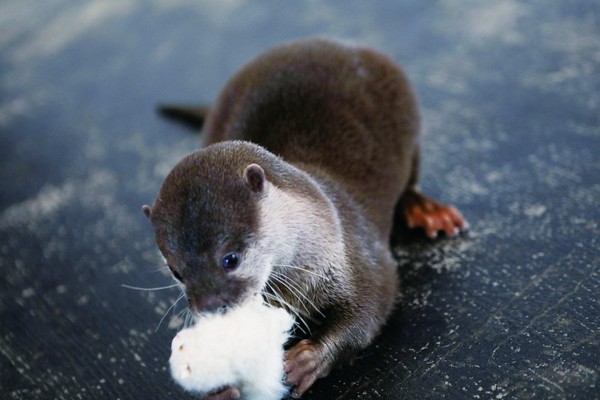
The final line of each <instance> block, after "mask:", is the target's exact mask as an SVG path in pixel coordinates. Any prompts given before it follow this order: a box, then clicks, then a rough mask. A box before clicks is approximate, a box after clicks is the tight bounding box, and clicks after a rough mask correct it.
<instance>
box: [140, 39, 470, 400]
mask: <svg viewBox="0 0 600 400" xmlns="http://www.w3.org/2000/svg"><path fill="white" fill-rule="evenodd" d="M418 131H419V116H418V111H417V105H416V100H415V97H414V94H413V92H412V90H411V88H410V86H409V83H408V81H407V80H406V77H405V76H404V74H403V72H402V71H401V70H400V69H399V68H398V67H397V66H396V65H394V63H393V62H392V61H391V60H390V59H389V58H388V57H386V56H384V55H382V54H381V53H378V52H376V51H373V50H369V49H364V48H357V47H351V46H345V45H340V44H337V43H334V42H330V41H326V40H306V41H299V42H295V43H291V44H288V45H284V46H280V47H278V48H275V49H273V50H271V51H269V52H267V53H265V54H263V55H262V56H259V57H258V58H256V59H255V60H254V61H252V62H251V63H249V64H248V65H247V66H246V67H244V68H243V69H242V70H241V71H240V72H238V73H237V74H236V75H235V76H234V77H233V78H232V79H231V80H230V81H229V83H228V84H227V85H226V87H225V88H224V90H223V91H222V93H221V95H220V97H219V99H218V100H217V102H216V103H215V105H214V106H213V108H212V109H211V111H210V113H209V114H208V116H207V119H206V123H205V127H204V140H205V143H206V144H208V145H210V146H208V147H207V148H205V149H203V150H200V151H198V152H196V153H194V154H192V155H190V156H188V157H186V158H185V159H184V160H183V161H182V162H181V163H180V164H178V165H177V166H176V167H175V169H174V170H173V171H172V172H171V173H170V174H169V176H168V177H167V178H166V180H165V182H164V184H163V186H162V188H161V191H160V193H159V196H158V198H157V200H156V201H155V203H154V205H153V206H152V208H149V207H146V208H145V209H144V212H145V213H146V214H147V215H149V216H150V218H151V221H152V224H153V226H154V229H155V232H156V237H157V242H158V245H159V247H160V249H161V251H162V252H163V254H164V255H165V257H166V258H167V260H168V262H169V265H170V266H171V267H172V268H173V269H174V270H175V271H176V272H177V274H179V275H180V276H181V277H182V278H183V279H184V281H185V282H186V292H187V294H188V297H189V298H190V299H191V301H192V305H195V306H196V308H198V309H202V308H203V307H207V306H208V305H211V306H214V305H230V304H234V303H236V302H237V301H240V300H241V299H243V298H244V296H248V295H249V293H248V292H247V288H248V287H251V286H252V285H253V284H255V283H256V282H254V283H253V282H251V280H252V278H245V279H240V278H239V277H235V276H233V274H228V273H227V272H224V271H223V269H222V268H221V267H220V266H219V265H218V260H219V259H220V257H222V255H223V254H224V253H226V252H228V251H232V249H233V250H234V251H240V252H241V251H243V249H245V248H250V247H252V246H253V245H256V243H259V242H260V241H261V239H262V238H261V237H260V234H259V233H257V227H258V226H260V225H261V223H264V221H262V222H261V220H260V218H259V216H258V215H257V213H258V211H257V207H258V204H260V201H261V199H264V196H265V194H264V188H263V184H264V183H263V181H262V179H265V180H266V181H267V182H269V183H271V184H273V185H274V186H275V187H277V188H279V189H281V190H283V191H285V192H286V193H291V194H293V195H294V196H297V198H299V199H304V200H306V201H309V203H310V204H313V203H314V204H317V205H318V206H317V210H319V211H318V212H316V214H317V216H316V218H318V221H323V231H324V232H325V234H327V232H329V231H328V229H330V228H328V227H327V226H329V225H331V224H330V223H329V222H327V221H333V220H332V219H331V218H332V217H331V216H332V215H333V216H337V217H339V221H340V222H341V229H342V236H341V238H342V240H343V242H344V249H345V250H344V255H343V258H344V259H343V262H341V264H340V265H339V266H337V267H335V268H334V266H333V265H329V264H328V263H327V262H325V261H323V262H322V263H319V262H318V260H319V259H322V260H327V258H326V257H327V256H328V254H325V253H324V254H318V253H316V254H312V253H311V254H304V253H303V252H302V251H298V253H297V254H292V255H290V256H291V258H292V259H293V262H294V263H296V265H298V266H304V265H308V266H310V267H311V268H313V269H314V270H315V271H318V272H319V274H321V276H323V277H327V279H315V278H314V276H310V275H307V274H306V273H303V272H300V271H297V270H285V271H284V273H285V274H287V276H289V277H290V278H291V279H293V281H294V282H296V283H297V284H298V285H299V287H301V288H302V290H303V292H304V293H305V295H306V296H307V297H308V298H309V299H311V300H312V302H314V304H315V306H316V307H317V308H318V309H319V310H320V312H321V313H322V314H323V315H324V317H322V314H321V313H319V312H317V310H315V309H314V308H311V307H312V306H310V307H308V308H310V309H311V310H312V311H311V313H312V315H311V316H310V320H311V321H312V323H310V324H309V325H311V329H312V330H311V335H310V337H309V338H308V339H307V340H304V341H301V342H300V343H298V344H297V345H296V346H294V347H292V348H291V349H290V350H289V351H288V352H287V361H286V370H287V372H288V381H289V382H290V383H291V384H293V385H296V386H297V388H296V392H295V394H296V395H300V394H302V393H303V392H304V391H306V390H307V389H308V387H310V385H311V384H312V383H313V382H314V380H315V379H316V378H318V377H321V376H324V375H326V374H327V373H328V372H329V370H330V368H331V367H332V366H333V365H335V364H337V363H339V362H342V361H345V360H347V359H349V358H351V357H352V356H353V355H355V354H356V352H357V351H358V350H360V349H363V348H364V347H366V346H367V345H368V344H369V343H370V342H371V341H372V340H373V338H374V337H375V335H376V334H377V333H378V332H379V331H380V329H381V327H382V326H383V324H384V323H385V320H386V319H387V317H388V316H389V314H390V312H391V310H392V308H393V305H394V298H395V293H396V289H397V274H396V271H395V264H394V262H393V260H392V258H391V253H390V251H389V248H388V243H389V237H390V233H391V229H392V225H393V218H394V211H395V208H396V207H399V208H400V211H402V210H405V209H408V208H411V207H412V208H411V209H413V208H414V209H418V210H422V209H426V208H427V207H429V206H430V205H431V204H433V203H434V202H433V201H432V200H430V199H426V198H424V197H423V196H422V195H420V194H419V193H418V191H417V189H416V184H417V178H418V157H419V153H418V152H419V149H418ZM241 141H244V142H241ZM248 142H252V143H254V144H250V143H248ZM265 149H266V150H265ZM251 164H256V165H258V166H260V168H259V169H256V168H254V167H252V168H250V169H248V166H249V165H251ZM263 170H264V176H263V175H261V171H263ZM249 171H250V172H249ZM261 177H263V178H261ZM261 196H262V197H261ZM304 200H303V201H304ZM435 204H437V203H435ZM331 207H333V209H332V208H331ZM419 207H421V208H419ZM440 207H442V208H443V207H445V206H441V205H440ZM417 214H418V212H417ZM422 214H423V215H424V216H426V214H427V213H426V212H423V213H422ZM407 217H409V216H407ZM307 218H309V217H308V216H307ZM310 218H314V216H313V217H310ZM440 218H441V219H442V220H444V221H446V216H445V212H442V213H441V217H440ZM282 223H285V221H282ZM328 224H329V225H328ZM441 224H442V225H440V226H441V227H437V225H436V226H435V228H432V229H434V230H435V231H436V232H437V230H438V229H442V230H445V231H446V232H448V233H451V232H452V229H456V227H459V228H460V227H462V220H461V221H460V223H459V222H456V223H455V224H453V225H452V226H450V225H449V224H448V223H446V222H443V223H441ZM331 229H333V228H331ZM330 231H331V232H333V231H332V230H330ZM428 232H429V231H428ZM307 240H308V239H307ZM300 248H302V246H300ZM273 251H276V249H273ZM279 272H281V271H279ZM271 284H272V285H274V286H276V287H278V289H279V290H280V292H281V293H282V294H283V295H284V296H285V297H286V300H287V301H288V302H289V303H290V304H292V305H294V306H296V307H298V308H300V307H302V306H304V307H305V308H307V304H299V302H300V301H301V299H299V298H297V296H296V297H295V296H293V294H292V293H290V289H289V288H286V287H284V286H282V285H281V284H280V283H279V282H277V281H276V280H273V279H271ZM227 393H229V391H227V390H226V391H224V392H222V393H221V394H216V395H215V396H214V398H215V399H217V398H219V399H220V398H226V397H227ZM219 396H221V397H219Z"/></svg>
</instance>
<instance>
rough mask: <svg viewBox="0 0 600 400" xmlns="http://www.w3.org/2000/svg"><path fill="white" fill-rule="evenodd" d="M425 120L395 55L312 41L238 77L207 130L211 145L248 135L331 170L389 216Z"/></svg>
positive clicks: (290, 158)
mask: <svg viewBox="0 0 600 400" xmlns="http://www.w3.org/2000/svg"><path fill="white" fill-rule="evenodd" d="M418 125H419V119H418V112H417V106H416V101H415V98H414V95H413V93H412V91H411V89H410V86H409V84H408V82H407V80H406V78H405V76H404V74H403V73H402V71H401V70H400V69H399V68H398V67H397V66H395V65H394V64H393V63H392V62H391V60H389V59H388V58H387V57H386V56H384V55H382V54H380V53H378V52H375V51H373V50H369V49H363V48H358V47H353V46H346V45H342V44H338V43H335V42H330V41H326V40H315V39H313V40H306V41H301V42H295V43H292V44H289V45H284V46H280V47H277V48H275V49H273V50H271V51H269V52H267V53H265V54H263V55H262V56H260V57H258V58H256V59H255V60H254V61H252V62H251V63H249V64H248V65H247V66H246V67H244V68H243V69H242V70H241V71H240V72H239V73H238V74H236V75H235V76H234V77H233V78H232V80H231V81H230V82H229V83H228V84H227V85H226V87H225V89H224V90H223V92H222V93H221V95H220V97H219V99H218V101H217V103H216V104H215V107H214V109H213V111H212V112H211V115H209V117H208V120H207V123H206V127H205V134H206V135H207V142H208V143H213V142H217V141H221V140H228V139H241V140H248V141H252V142H254V143H257V144H259V145H261V146H263V147H265V148H266V149H268V150H269V151H271V152H273V153H275V154H277V155H279V156H281V157H283V159H284V160H285V161H287V162H290V163H292V164H296V165H300V166H302V167H303V168H304V169H307V170H309V172H310V170H311V169H313V170H318V171H321V172H325V173H326V174H328V175H330V176H331V177H332V178H333V179H335V180H337V181H339V182H340V183H341V184H342V185H343V186H344V187H345V189H346V190H348V192H349V193H351V194H352V195H353V196H354V197H355V198H356V199H357V200H358V201H359V202H360V203H361V204H363V206H365V207H366V208H371V209H373V210H375V212H381V210H393V207H394V204H395V202H396V201H397V199H398V197H399V195H400V194H401V193H402V191H403V190H404V188H405V186H406V184H407V182H408V179H409V172H410V170H411V164H412V159H413V156H414V153H415V151H416V134H417V132H418ZM390 212H391V211H390ZM386 218H387V217H386Z"/></svg>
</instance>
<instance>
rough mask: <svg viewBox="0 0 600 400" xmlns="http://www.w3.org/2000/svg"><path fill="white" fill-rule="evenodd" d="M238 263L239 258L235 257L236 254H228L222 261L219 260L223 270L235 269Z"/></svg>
mask: <svg viewBox="0 0 600 400" xmlns="http://www.w3.org/2000/svg"><path fill="white" fill-rule="evenodd" d="M238 262H239V257H238V255H237V253H229V254H227V255H226V256H225V257H223V259H222V260H221V263H222V264H223V268H225V269H226V270H232V269H234V268H235V267H237V265H238Z"/></svg>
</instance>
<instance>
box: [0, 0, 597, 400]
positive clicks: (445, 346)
mask: <svg viewBox="0 0 600 400" xmlns="http://www.w3.org/2000/svg"><path fill="white" fill-rule="evenodd" d="M397 3H398V2H393V1H385V2H372V3H371V2H358V1H345V2H335V3H328V4H324V3H320V2H316V1H311V2H285V3H283V2H274V1H272V2H260V3H258V2H252V3H250V2H242V1H240V0H229V1H217V0H205V1H186V0H177V1H167V0H153V1H141V0H124V1H121V0H112V1H85V2H76V3H74V2H68V1H65V0H53V1H46V2H30V1H20V2H3V3H2V4H1V5H0V268H1V274H0V321H1V322H0V393H2V395H1V396H0V397H2V398H7V399H38V398H39V399H77V398H82V399H96V398H103V399H104V398H106V399H117V398H120V399H155V398H171V399H185V398H190V396H188V395H187V394H185V393H183V392H182V391H180V390H179V389H178V388H177V387H176V386H175V384H174V383H172V381H171V380H170V378H169V374H168V371H167V368H166V366H167V360H168V357H169V350H170V341H171V339H172V337H173V336H174V335H175V333H176V331H177V329H178V328H179V327H180V326H181V322H182V321H181V319H180V318H177V316H176V314H177V313H178V312H179V311H181V310H182V309H183V304H179V305H178V307H177V308H176V310H175V312H173V310H171V311H169V312H168V315H167V316H166V318H164V320H163V322H162V324H160V326H158V325H159V321H160V320H161V318H162V317H163V315H164V314H165V312H167V310H168V309H169V307H170V306H171V304H173V302H174V301H175V299H176V298H177V296H178V294H179V293H178V290H177V289H166V290H161V291H149V292H140V291H134V290H130V289H126V288H123V287H122V285H123V284H128V285H134V286H141V287H156V286H164V285H169V284H171V282H172V281H171V280H170V278H169V277H168V276H167V275H166V274H165V273H164V271H162V268H161V262H160V260H159V258H158V254H157V253H156V250H155V246H154V243H153V238H152V234H151V231H150V227H149V224H148V222H147V221H146V219H145V218H144V216H143V215H142V213H141V212H140V206H141V205H142V204H143V203H147V202H150V201H151V200H152V199H153V198H154V196H155V195H156V192H157V190H158V188H159V185H160V183H161V181H162V178H163V177H164V176H165V174H166V173H167V172H168V171H169V170H170V168H171V167H172V166H173V165H174V164H175V163H176V162H177V161H178V160H179V159H180V158H181V157H183V156H184V155H185V154H187V153H189V152H191V151H192V150H193V149H195V148H196V147H197V143H198V137H197V136H194V135H190V134H189V133H188V132H187V131H186V130H184V129H182V128H181V127H179V126H176V125H172V124H168V123H167V122H165V121H163V120H161V119H160V118H159V117H158V116H157V115H156V114H155V106H156V105H157V104H158V103H161V102H169V101H175V102H192V103H210V102H211V101H212V100H213V99H214V98H215V96H216V95H217V93H218V91H219V89H220V88H221V86H222V85H223V84H224V82H225V81H226V79H227V78H228V77H229V76H230V75H231V74H232V73H233V72H234V71H235V70H236V69H237V68H239V67H240V66H241V65H242V64H243V63H244V62H246V61H248V60H249V59H250V58H252V57H253V56H254V55H256V54H258V53H260V52H261V51H263V50H265V49H266V48H268V47H270V46H272V45H275V44H278V43H280V42H283V41H288V40H291V39H294V38H299V37H304V36H310V35H323V36H328V37H332V38H341V39H346V40H351V41H354V42H357V43H362V44H366V45H371V46H374V47H376V48H379V49H381V50H383V51H385V52H387V53H389V54H390V55H391V56H392V57H393V58H394V59H395V60H397V61H398V62H399V63H401V64H403V65H404V67H405V68H406V70H407V72H408V74H409V76H410V77H411V79H412V81H413V83H414V85H415V87H416V90H417V92H418V94H419V97H420V101H421V104H422V112H423V119H424V124H425V130H426V134H425V136H424V138H423V143H424V145H423V150H424V151H423V159H424V166H423V177H422V187H423V189H424V191H426V192H427V193H428V194H430V195H432V196H434V197H437V198H439V199H441V200H443V201H446V202H449V203H452V204H454V205H456V206H457V207H458V208H460V209H461V210H462V211H463V213H464V214H465V215H466V217H467V218H468V219H469V221H470V223H471V227H472V231H471V233H470V234H469V235H468V236H465V237H461V238H458V239H456V240H446V239H442V240H439V241H436V242H428V241H424V240H408V241H407V242H406V243H404V244H402V245H401V246H399V247H398V248H397V253H398V258H399V263H400V273H401V275H403V276H404V278H405V280H404V283H403V288H402V290H403V301H402V303H401V304H400V306H399V307H398V310H397V311H396V312H395V314H394V315H393V317H392V319H391V320H390V322H389V324H388V326H387V327H386V329H385V330H384V332H383V334H382V335H381V336H380V337H379V338H378V340H377V341H376V343H375V344H374V345H373V346H371V347H370V348H368V349H367V350H366V351H365V352H364V353H363V354H362V355H361V356H360V358H359V359H358V360H357V361H356V362H355V363H354V364H353V365H352V366H347V367H345V368H343V369H341V370H336V371H334V372H333V373H332V374H331V375H330V377H328V378H327V379H323V380H321V381H319V382H318V383H317V384H316V385H315V386H314V388H313V390H312V391H311V392H309V393H308V394H307V395H306V396H305V397H304V398H306V399H403V398H406V399H419V398H448V399H462V398H475V399H477V398H479V399H502V398H507V399H508V398H535V399H566V398H569V399H592V398H600V394H599V393H600V389H599V388H598V385H599V382H598V374H599V366H600V356H599V354H600V305H599V304H598V299H599V297H600V273H599V265H600V259H599V257H600V250H599V247H600V244H599V237H600V228H599V226H598V223H599V222H600V211H599V207H598V205H599V199H600V157H599V155H598V154H599V152H600V113H599V112H598V110H599V108H600V28H599V25H598V15H600V3H598V2H593V1H557V2H553V3H552V5H551V6H549V4H548V3H547V2H545V1H530V2H526V3H525V2H516V1H503V2H471V1H466V0H457V1H452V2H450V1H420V2H407V3H408V4H405V5H397ZM174 315H175V316H174Z"/></svg>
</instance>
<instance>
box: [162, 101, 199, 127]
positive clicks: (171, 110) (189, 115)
mask: <svg viewBox="0 0 600 400" xmlns="http://www.w3.org/2000/svg"><path fill="white" fill-rule="evenodd" d="M208 111H209V107H204V106H196V107H189V106H172V105H164V106H159V107H158V112H159V113H160V114H161V115H162V116H164V117H166V118H169V119H172V120H174V121H177V122H179V123H181V124H183V125H185V126H187V127H189V128H192V129H194V130H200V129H201V128H202V125H203V124H204V120H205V119H206V116H207V115H208Z"/></svg>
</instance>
